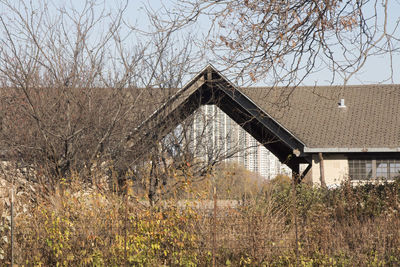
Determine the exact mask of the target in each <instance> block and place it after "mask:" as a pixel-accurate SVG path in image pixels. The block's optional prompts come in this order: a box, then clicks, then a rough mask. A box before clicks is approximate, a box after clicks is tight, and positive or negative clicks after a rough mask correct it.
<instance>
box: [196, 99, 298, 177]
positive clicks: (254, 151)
mask: <svg viewBox="0 0 400 267" xmlns="http://www.w3.org/2000/svg"><path fill="white" fill-rule="evenodd" d="M201 136H203V137H204V138H202V140H200V139H201V138H200V137H201ZM192 138H193V141H194V143H195V144H194V147H196V149H193V150H194V151H193V152H194V155H195V157H201V158H205V157H207V155H208V154H209V153H207V151H218V153H219V154H221V155H222V156H224V155H226V158H227V159H226V160H225V161H231V162H238V163H239V164H240V165H242V166H244V167H245V168H246V169H248V170H249V171H253V172H256V173H258V174H259V175H261V176H262V177H264V178H265V179H272V178H274V177H276V176H277V175H278V174H285V175H291V170H290V168H289V167H287V166H286V165H285V164H283V163H281V162H280V161H279V159H278V158H277V157H275V155H274V154H272V153H271V152H270V151H269V150H268V149H267V148H266V147H265V146H263V145H262V144H260V143H259V142H258V141H257V140H256V139H254V138H253V137H252V136H251V135H250V134H249V133H247V132H246V131H245V130H243V128H242V127H241V126H240V125H238V124H237V123H236V122H234V121H233V120H232V119H231V118H230V117H229V116H228V115H226V114H225V113H224V112H223V111H222V110H221V109H219V108H218V107H217V106H216V105H204V106H201V107H200V108H199V109H198V110H197V111H196V114H195V116H194V121H193V129H192ZM196 142H204V143H208V145H209V147H208V148H207V149H201V148H199V146H196Z"/></svg>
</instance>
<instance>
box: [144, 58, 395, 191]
mask: <svg viewBox="0 0 400 267" xmlns="http://www.w3.org/2000/svg"><path fill="white" fill-rule="evenodd" d="M399 103H400V85H359V86H347V87H346V88H343V87H342V86H320V87H317V86H311V87H297V88H295V89H293V88H286V87H285V88H268V87H259V88H238V87H236V86H235V85H233V84H232V83H231V82H229V80H228V79H226V78H225V77H224V76H223V75H222V74H221V73H219V72H218V71H217V70H216V69H215V68H214V67H213V66H211V65H209V66H207V67H205V68H204V69H203V70H202V71H201V72H199V73H198V74H197V75H196V76H195V77H194V78H193V79H192V80H190V81H189V82H188V83H187V84H186V85H185V86H184V87H183V88H182V89H180V90H178V91H177V92H176V94H175V95H174V96H173V97H172V98H170V99H169V100H168V102H166V103H164V105H163V106H162V107H161V108H159V109H157V110H156V111H155V112H153V113H152V115H151V116H149V117H148V119H147V120H145V121H144V122H143V123H142V124H141V125H142V126H145V127H146V128H141V127H142V126H141V127H138V130H140V129H149V130H148V131H152V130H153V129H154V128H152V127H158V128H160V127H163V129H165V130H164V132H165V133H167V132H168V131H171V130H172V129H173V127H176V125H178V124H179V123H180V122H179V121H182V120H184V119H185V118H186V117H187V116H189V115H190V114H192V113H193V112H194V111H195V110H197V109H198V108H199V107H201V106H203V105H216V106H218V107H219V108H220V109H221V110H222V111H223V112H225V113H226V114H228V115H229V117H231V118H232V119H233V120H234V121H235V122H236V123H237V124H239V125H240V126H241V127H242V128H243V129H244V130H246V132H248V133H249V134H251V136H253V137H254V138H255V139H256V140H257V141H258V142H259V143H261V144H263V145H264V146H265V147H266V148H267V149H268V150H269V151H271V153H273V154H274V155H275V156H276V157H277V158H278V159H279V161H280V162H284V163H285V164H286V165H287V166H289V167H290V169H291V170H292V171H293V173H295V174H298V175H297V176H296V177H297V178H298V179H299V180H301V179H302V177H304V176H309V177H310V179H311V181H312V182H313V183H314V184H316V185H319V184H321V181H322V180H325V182H326V184H327V185H328V186H334V185H337V184H339V183H341V182H343V181H345V180H347V179H350V180H351V181H352V182H354V183H360V182H364V181H371V180H374V181H375V180H378V181H381V180H393V179H395V178H396V177H397V176H399V173H400V116H399V114H400V105H399ZM177 118H178V120H177ZM144 136H149V135H148V134H145V135H144ZM253 160H254V159H253ZM301 165H302V166H305V169H304V171H303V172H302V173H300V166H301Z"/></svg>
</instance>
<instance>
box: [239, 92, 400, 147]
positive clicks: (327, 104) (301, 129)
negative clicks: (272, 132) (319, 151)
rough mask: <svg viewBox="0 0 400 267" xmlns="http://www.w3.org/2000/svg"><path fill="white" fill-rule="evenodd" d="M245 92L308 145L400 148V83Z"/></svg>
mask: <svg viewBox="0 0 400 267" xmlns="http://www.w3.org/2000/svg"><path fill="white" fill-rule="evenodd" d="M239 90H240V91H241V92H242V93H244V94H245V95H246V96H248V97H249V98H250V99H251V100H252V101H253V102H254V103H255V104H256V105H257V106H258V107H260V108H261V109H262V110H263V111H264V112H266V113H267V114H269V115H270V116H271V117H273V118H274V119H275V120H276V121H277V122H278V123H280V124H281V125H282V126H283V127H284V128H286V129H287V130H288V131H289V132H291V133H292V134H293V135H294V136H295V137H297V138H298V139H299V140H300V141H302V142H303V143H304V144H305V145H306V146H307V147H310V148H395V147H400V118H399V114H400V85H357V86H346V87H345V88H342V87H341V86H318V87H297V88H295V89H291V88H275V89H272V90H271V88H266V87H264V88H263V87H257V88H251V87H250V88H240V89H239ZM340 98H344V99H345V105H346V108H338V102H339V99H340Z"/></svg>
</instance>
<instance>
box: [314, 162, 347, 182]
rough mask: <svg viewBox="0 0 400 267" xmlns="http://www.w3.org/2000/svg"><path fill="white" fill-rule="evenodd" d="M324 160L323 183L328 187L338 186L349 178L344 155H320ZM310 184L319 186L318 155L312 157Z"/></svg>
mask: <svg viewBox="0 0 400 267" xmlns="http://www.w3.org/2000/svg"><path fill="white" fill-rule="evenodd" d="M322 156H323V158H324V172H325V182H326V185H327V186H328V187H330V186H334V185H339V184H340V183H341V182H343V181H345V180H346V179H348V177H349V164H348V162H347V157H346V155H344V154H322ZM311 171H312V172H311V175H312V183H313V184H314V185H317V186H318V185H321V180H320V177H321V172H320V160H319V157H318V154H315V155H313V157H312V168H311Z"/></svg>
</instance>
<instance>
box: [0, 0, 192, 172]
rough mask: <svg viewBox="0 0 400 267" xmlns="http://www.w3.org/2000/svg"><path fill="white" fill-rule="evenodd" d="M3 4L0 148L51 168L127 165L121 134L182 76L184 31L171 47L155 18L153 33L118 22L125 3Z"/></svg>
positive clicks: (184, 67)
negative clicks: (109, 7) (111, 5)
mask: <svg viewBox="0 0 400 267" xmlns="http://www.w3.org/2000/svg"><path fill="white" fill-rule="evenodd" d="M0 4H1V6H2V8H3V10H4V14H3V15H2V16H1V18H0V30H1V36H2V38H1V50H0V61H1V63H0V80H1V88H2V89H1V93H0V94H1V99H0V101H1V111H0V112H1V126H2V128H1V131H0V142H1V150H2V152H3V154H4V155H5V156H6V157H7V158H14V159H16V160H18V161H23V162H26V163H30V164H36V166H39V167H40V168H41V169H42V170H45V171H47V174H48V175H49V176H48V177H66V176H68V175H70V174H71V171H78V172H80V173H81V174H82V175H85V177H88V176H86V175H87V174H88V173H90V171H91V169H92V167H93V164H95V163H96V162H97V163H101V162H105V161H108V162H111V161H112V162H113V164H115V166H116V167H117V168H119V170H120V171H121V172H122V171H126V170H127V169H128V168H129V167H131V166H132V164H133V161H134V158H127V157H125V156H126V155H128V154H129V152H130V151H129V149H130V148H128V146H127V145H126V140H127V136H128V135H129V133H130V132H131V131H132V129H133V128H134V127H136V126H137V124H138V123H139V122H140V121H142V120H144V119H145V118H146V116H148V115H149V114H150V113H151V112H152V111H153V110H154V108H155V107H156V106H158V105H160V104H161V103H163V101H164V100H165V99H167V98H168V97H169V96H170V95H171V94H172V93H174V89H171V88H178V87H179V86H180V85H181V83H182V81H183V79H184V74H185V73H187V70H188V68H190V67H191V64H193V61H191V60H189V57H190V55H191V50H190V43H189V41H190V39H188V38H186V39H185V40H183V41H184V42H180V43H181V45H180V47H178V46H174V45H173V44H175V43H176V42H177V39H176V38H177V37H175V36H174V35H173V31H172V30H171V31H159V30H158V29H157V27H158V26H159V25H157V24H156V21H155V20H153V21H152V22H153V27H154V33H153V34H151V35H150V34H146V33H142V32H139V31H137V30H136V28H135V27H134V26H132V25H130V24H129V23H128V22H127V21H125V12H126V7H127V2H125V3H123V4H122V5H121V6H120V8H118V9H114V10H107V9H106V7H105V6H101V4H99V3H97V2H95V1H86V2H84V3H83V5H82V7H79V8H78V7H74V6H63V5H58V6H57V5H54V4H53V3H52V2H49V1H37V2H36V1H35V3H34V2H30V3H26V2H25V1H7V0H4V1H1V3H0ZM132 40H134V41H135V43H134V45H130V42H131V41H132ZM153 88H158V89H157V90H155V89H153ZM139 149H142V148H139Z"/></svg>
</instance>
